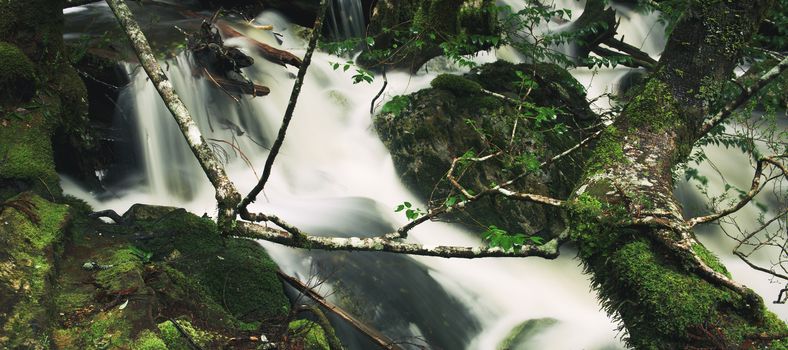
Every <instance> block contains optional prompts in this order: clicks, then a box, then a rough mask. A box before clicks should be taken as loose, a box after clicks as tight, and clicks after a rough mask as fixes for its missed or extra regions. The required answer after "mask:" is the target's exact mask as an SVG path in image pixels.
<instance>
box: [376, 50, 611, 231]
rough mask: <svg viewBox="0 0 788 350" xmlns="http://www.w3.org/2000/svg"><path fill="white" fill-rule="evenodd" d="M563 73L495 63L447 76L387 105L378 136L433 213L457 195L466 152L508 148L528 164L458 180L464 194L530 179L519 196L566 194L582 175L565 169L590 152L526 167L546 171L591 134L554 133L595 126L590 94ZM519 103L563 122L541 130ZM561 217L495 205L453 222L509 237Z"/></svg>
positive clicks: (479, 167) (475, 170)
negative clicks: (454, 173)
mask: <svg viewBox="0 0 788 350" xmlns="http://www.w3.org/2000/svg"><path fill="white" fill-rule="evenodd" d="M560 71H561V70H560V68H559V67H554V66H552V65H525V64H522V65H512V64H509V63H505V62H496V63H492V64H487V65H483V66H481V67H479V68H478V69H475V70H473V71H472V72H471V73H469V74H466V75H465V76H454V75H446V74H442V75H439V76H438V77H437V78H435V79H434V80H433V82H432V88H431V89H425V90H421V91H418V92H416V93H414V94H411V95H409V96H405V97H396V98H394V99H392V101H390V102H388V103H387V104H386V105H384V107H383V108H382V113H381V114H380V115H378V116H377V117H376V119H375V128H376V130H377V132H378V134H379V135H380V137H381V140H382V141H383V142H384V144H385V145H386V146H387V147H388V149H389V151H390V152H391V155H392V158H393V161H394V166H395V167H396V169H397V171H398V172H399V173H400V174H401V178H402V179H403V181H404V182H405V184H406V185H407V186H408V187H409V188H411V189H412V190H413V191H414V192H416V193H417V194H418V195H420V196H421V197H422V199H426V200H428V201H429V202H431V203H432V204H433V205H437V206H439V205H441V204H442V203H443V202H444V200H446V199H447V198H449V197H450V196H456V193H454V192H453V188H452V186H451V185H450V184H449V183H448V181H447V180H446V178H445V176H446V172H447V171H448V169H449V167H450V165H451V162H452V159H453V158H455V157H460V156H462V155H463V154H466V152H468V151H473V154H477V155H483V154H488V153H493V152H494V150H495V149H507V150H510V151H511V153H512V154H515V153H516V154H517V155H520V157H514V159H508V160H507V159H493V160H490V161H487V162H483V163H478V164H474V165H472V166H469V167H468V168H467V169H466V170H465V171H464V172H463V175H462V177H461V180H460V182H461V183H463V184H464V186H466V187H467V188H469V189H472V190H474V191H479V190H481V189H484V188H488V187H490V186H492V185H493V184H495V183H502V182H504V181H507V180H509V179H511V178H513V177H515V176H518V175H519V174H522V173H526V172H527V173H528V174H527V175H526V176H525V177H524V178H523V179H522V180H520V181H518V182H517V183H516V184H514V186H512V188H511V189H512V190H517V191H522V192H528V193H540V194H545V195H551V196H558V197H561V196H566V195H567V194H568V192H569V191H570V190H571V188H572V186H573V184H574V182H575V181H577V180H578V179H579V176H580V174H579V173H577V172H576V169H577V167H575V166H570V165H566V164H562V163H563V162H582V160H583V156H582V154H583V151H582V150H581V151H580V152H577V153H575V154H572V155H570V156H568V157H567V159H565V160H562V161H561V162H557V163H556V164H553V165H551V166H550V167H547V168H544V169H530V170H529V168H528V166H529V165H528V163H527V161H528V160H529V159H530V160H531V163H533V162H534V161H536V160H538V161H536V163H537V165H538V162H539V161H543V160H546V159H549V158H550V157H552V156H554V155H556V154H558V153H561V152H563V151H564V150H566V149H568V148H570V147H572V146H573V145H575V144H576V143H577V142H578V141H579V140H582V139H583V138H585V137H587V133H589V132H588V131H583V130H580V129H572V128H570V129H569V130H568V131H566V132H556V131H553V129H551V128H552V126H555V125H557V124H558V123H562V124H565V125H567V126H572V127H577V126H586V127H587V126H589V125H590V124H591V123H593V121H595V120H596V115H595V114H594V113H593V112H591V110H590V109H588V106H585V107H584V108H583V107H581V106H580V104H579V103H577V102H575V101H576V100H580V101H585V92H584V91H583V89H582V87H581V86H580V85H579V84H578V83H577V81H575V80H574V79H573V78H572V77H571V76H568V75H563V74H560V73H559V72H560ZM518 72H519V73H518ZM523 76H525V77H527V78H528V79H529V80H530V81H533V82H534V84H535V87H534V88H532V89H531V92H530V93H529V94H528V95H527V96H525V93H524V92H525V90H527V89H523V88H521V86H520V85H518V82H520V81H522V80H523V78H522V77H523ZM483 90H487V91H488V92H493V93H495V94H498V95H499V96H493V95H492V94H489V93H488V92H485V91H483ZM501 96H503V97H501ZM513 101H517V102H516V103H515V102H513ZM520 103H522V104H523V105H527V106H538V107H546V108H552V109H553V110H555V111H557V112H556V113H557V114H556V118H555V120H553V121H548V122H545V123H544V124H543V125H541V126H539V127H536V126H535V125H534V124H533V123H532V122H529V121H528V119H527V118H528V117H523V116H522V115H523V113H522V109H521V107H520ZM529 108H531V107H529ZM518 119H519V121H518V122H517V125H518V126H517V127H515V126H514V125H515V123H514V121H515V120H518ZM529 123H531V124H529ZM513 132H514V133H515V134H514V136H515V140H516V142H514V143H512V142H511V140H512V133H513ZM531 165H533V164H531ZM458 174H459V172H458ZM548 184H549V186H548ZM555 214H556V213H553V212H552V211H549V210H546V209H545V208H544V207H543V206H539V205H533V204H526V203H516V202H513V201H509V200H505V199H500V198H494V197H488V198H485V199H484V200H481V201H478V202H476V203H474V204H473V205H471V206H469V207H468V208H465V210H464V213H462V214H458V215H460V216H458V217H455V218H456V219H459V220H460V221H461V222H463V223H465V224H466V225H467V226H470V227H476V228H478V227H479V224H481V225H482V226H487V225H492V224H494V225H496V226H498V227H502V228H504V229H505V230H506V231H508V232H511V233H526V234H532V233H537V232H544V231H543V230H546V229H552V228H553V227H551V226H552V223H554V222H556V223H557V222H558V220H553V219H552V218H554V217H555ZM540 234H541V233H540Z"/></svg>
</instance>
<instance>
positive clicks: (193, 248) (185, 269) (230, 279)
mask: <svg viewBox="0 0 788 350" xmlns="http://www.w3.org/2000/svg"><path fill="white" fill-rule="evenodd" d="M139 224H140V225H141V226H142V227H144V228H145V229H146V230H150V231H151V232H161V233H167V234H157V235H155V236H154V238H153V239H151V240H150V241H149V242H147V244H146V245H145V247H144V249H146V250H150V251H152V252H153V255H154V259H165V258H166V259H168V261H169V264H170V265H171V266H172V267H174V268H175V269H177V270H179V271H180V272H182V273H183V274H184V275H186V276H188V277H189V278H190V279H193V280H194V281H196V283H198V284H199V285H200V286H202V287H204V288H205V290H207V291H208V294H209V295H210V296H211V297H212V298H213V300H215V301H216V302H217V303H218V304H220V305H223V306H225V307H226V308H227V310H228V311H229V312H230V313H231V314H232V315H234V316H236V317H239V318H240V320H242V321H258V320H261V319H270V318H277V317H283V316H285V315H286V314H287V313H288V311H289V305H290V303H289V301H288V299H287V297H286V296H285V295H284V293H283V289H282V282H281V281H280V280H279V279H278V277H277V276H276V271H277V269H278V267H277V265H276V264H275V263H274V262H273V261H272V260H271V259H270V258H269V257H268V255H267V254H266V253H265V250H264V249H263V248H262V247H260V245H259V244H257V243H256V242H254V241H250V240H245V239H236V238H228V239H224V240H223V239H222V238H221V237H220V236H219V234H218V233H217V230H216V225H215V223H214V222H213V221H211V220H210V219H204V218H200V217H198V216H196V215H194V214H191V213H187V212H186V211H183V210H178V211H173V212H170V213H168V214H166V219H165V220H151V221H148V222H140V223H139ZM168 257H169V258H168ZM241 316H243V317H241Z"/></svg>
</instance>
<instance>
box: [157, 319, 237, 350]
mask: <svg viewBox="0 0 788 350" xmlns="http://www.w3.org/2000/svg"><path fill="white" fill-rule="evenodd" d="M175 321H176V322H178V325H179V326H180V327H181V329H183V330H184V331H185V332H186V333H187V334H189V337H190V338H191V339H192V340H193V341H194V342H195V343H196V344H197V345H199V346H200V347H202V348H206V349H207V348H211V346H212V345H216V344H215V342H216V341H217V340H220V339H221V336H220V335H218V334H216V333H213V332H210V331H206V330H202V329H199V328H197V327H194V326H193V325H192V324H191V323H190V322H189V321H186V320H175ZM158 328H159V332H161V339H162V340H163V341H164V343H165V344H167V347H168V348H169V349H170V350H191V346H190V345H189V343H188V341H187V340H186V339H185V338H184V337H183V335H182V334H181V332H180V331H178V329H177V328H176V327H175V325H174V324H173V323H172V322H171V321H165V322H162V323H159V324H158Z"/></svg>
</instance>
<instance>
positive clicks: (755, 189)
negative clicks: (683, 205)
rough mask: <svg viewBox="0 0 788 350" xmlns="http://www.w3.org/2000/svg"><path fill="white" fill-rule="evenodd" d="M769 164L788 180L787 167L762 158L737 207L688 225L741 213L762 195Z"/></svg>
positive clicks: (767, 158)
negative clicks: (748, 188)
mask: <svg viewBox="0 0 788 350" xmlns="http://www.w3.org/2000/svg"><path fill="white" fill-rule="evenodd" d="M767 163H768V164H771V165H773V166H775V167H777V168H779V169H780V171H782V175H783V176H785V177H787V178H788V173H786V168H785V165H783V164H782V163H780V162H778V161H777V157H766V158H761V159H760V160H758V164H757V165H756V167H755V175H753V178H752V184H751V185H750V190H749V191H748V192H747V193H746V194H745V195H744V196H742V198H741V200H740V201H739V202H738V203H736V205H734V206H732V207H730V208H728V209H725V210H722V211H720V212H718V213H714V214H711V215H706V216H699V217H695V218H692V219H689V220H687V224H688V225H689V226H690V227H694V226H695V225H698V224H703V223H708V222H712V221H716V220H719V219H720V218H722V217H725V216H728V215H730V214H733V213H735V212H737V211H739V209H741V208H744V206H745V205H747V203H750V202H751V201H752V199H753V198H754V197H755V196H756V195H757V194H758V193H760V192H761V190H763V188H764V186H765V184H764V185H763V186H762V185H761V178H762V177H763V170H764V166H765V165H766V164H767Z"/></svg>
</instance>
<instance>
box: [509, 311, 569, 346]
mask: <svg viewBox="0 0 788 350" xmlns="http://www.w3.org/2000/svg"><path fill="white" fill-rule="evenodd" d="M557 323H558V320H556V319H554V318H549V317H546V318H534V319H530V320H528V321H525V322H523V323H520V324H518V325H517V326H516V327H514V328H512V330H511V331H509V335H507V336H506V338H505V339H504V340H503V341H501V343H500V344H498V347H497V348H496V349H497V350H527V349H531V348H532V347H530V346H529V345H528V342H529V341H530V340H531V339H533V338H534V337H535V336H537V335H538V334H539V333H541V332H543V331H545V330H546V329H548V328H550V327H552V326H554V325H555V324H557Z"/></svg>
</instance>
